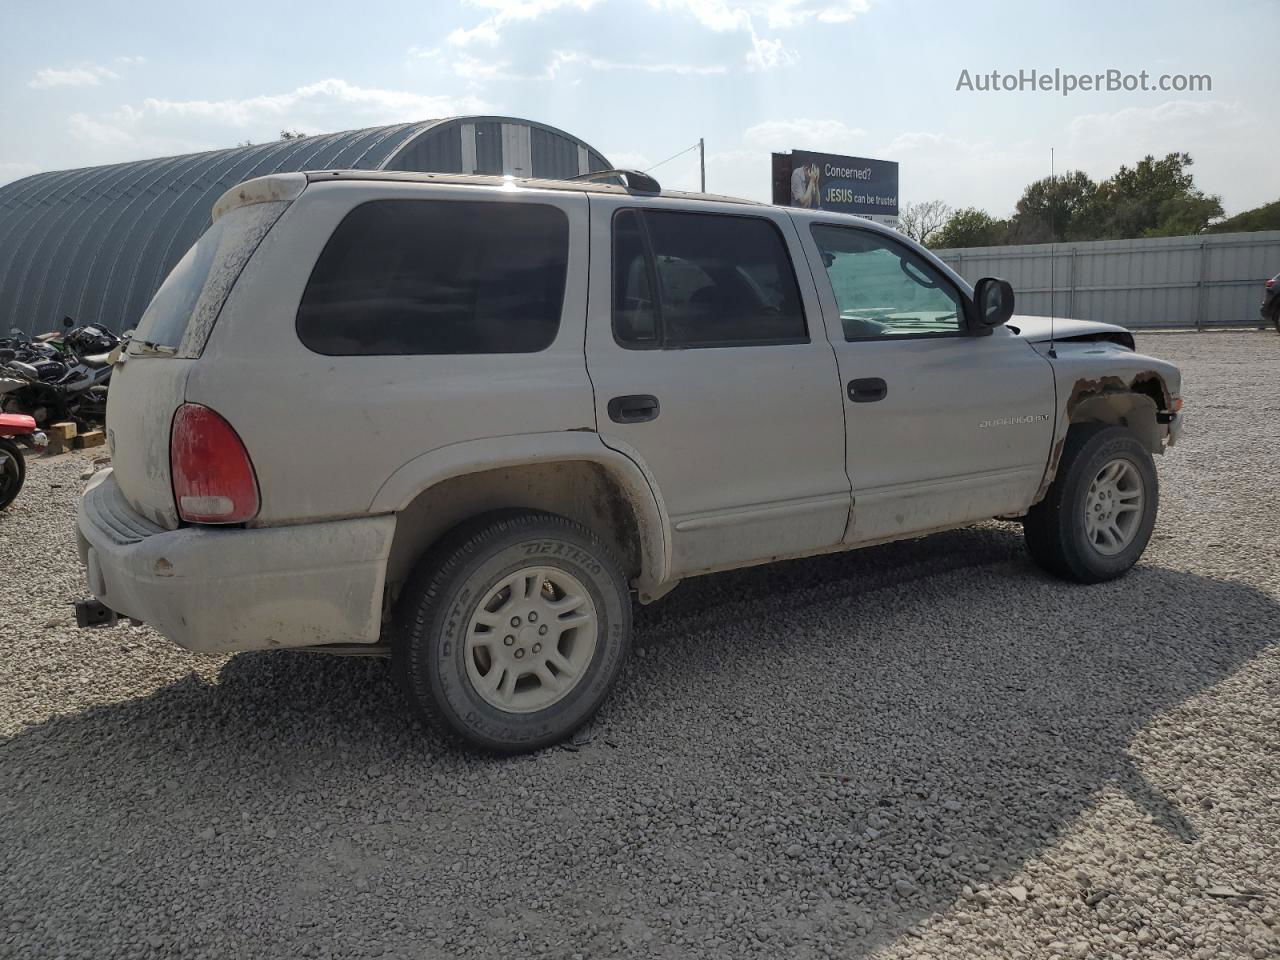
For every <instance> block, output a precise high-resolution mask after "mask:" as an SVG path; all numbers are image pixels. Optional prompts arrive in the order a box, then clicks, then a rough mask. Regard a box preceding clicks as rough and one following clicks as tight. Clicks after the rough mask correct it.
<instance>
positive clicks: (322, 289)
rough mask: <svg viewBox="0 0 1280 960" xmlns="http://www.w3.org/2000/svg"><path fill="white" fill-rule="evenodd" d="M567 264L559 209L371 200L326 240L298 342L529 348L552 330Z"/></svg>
mask: <svg viewBox="0 0 1280 960" xmlns="http://www.w3.org/2000/svg"><path fill="white" fill-rule="evenodd" d="M568 262H569V220H568V218H567V217H566V216H565V215H564V213H563V211H561V210H559V209H557V208H555V207H551V206H546V205H544V204H532V203H495V202H484V201H470V200H372V201H370V202H368V203H364V204H361V205H360V206H358V207H356V208H355V209H354V210H352V211H351V212H350V213H348V214H347V216H346V217H345V218H344V219H343V221H342V222H341V223H340V224H338V227H337V229H336V230H335V231H334V232H333V236H332V237H330V238H329V242H328V243H327V244H325V248H324V250H323V251H322V252H321V254H320V259H319V260H317V261H316V265H315V269H314V270H313V271H312V272H311V279H310V280H309V281H308V283H307V288H306V290H305V292H304V293H303V295H302V302H301V304H300V305H299V307H298V318H297V329H298V337H299V338H300V339H301V340H302V342H303V343H304V344H306V346H307V347H309V348H310V349H312V350H314V351H316V352H317V353H323V354H328V355H330V356H352V355H356V356H375V355H393V354H470V353H534V352H536V351H538V350H544V349H546V348H547V347H549V346H550V345H551V342H552V341H553V340H554V339H555V336H556V332H557V330H558V329H559V327H560V311H561V307H562V306H563V304H564V287H565V274H566V272H567V270H568Z"/></svg>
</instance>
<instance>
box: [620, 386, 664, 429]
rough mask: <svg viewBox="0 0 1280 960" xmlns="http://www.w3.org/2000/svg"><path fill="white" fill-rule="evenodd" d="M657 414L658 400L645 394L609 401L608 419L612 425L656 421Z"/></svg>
mask: <svg viewBox="0 0 1280 960" xmlns="http://www.w3.org/2000/svg"><path fill="white" fill-rule="evenodd" d="M659 412H661V407H659V406H658V398H657V397H655V396H652V395H650V394H647V393H636V394H632V395H631V396H627V397H614V398H613V399H612V400H610V401H609V419H610V420H612V421H613V422H614V423H644V422H645V421H646V420H656V419H657V417H658V414H659Z"/></svg>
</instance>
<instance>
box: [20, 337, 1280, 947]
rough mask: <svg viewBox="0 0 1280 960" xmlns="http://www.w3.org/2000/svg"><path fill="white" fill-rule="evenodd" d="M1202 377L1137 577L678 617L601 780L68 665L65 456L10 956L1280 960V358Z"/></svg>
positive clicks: (36, 672)
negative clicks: (1152, 959) (1279, 485)
mask: <svg viewBox="0 0 1280 960" xmlns="http://www.w3.org/2000/svg"><path fill="white" fill-rule="evenodd" d="M1141 341H1142V343H1141V346H1142V347H1143V348H1144V349H1145V350H1147V351H1149V352H1152V353H1155V354H1156V355H1159V356H1165V357H1169V358H1170V359H1173V360H1175V361H1177V362H1179V363H1180V364H1181V365H1182V367H1183V370H1184V373H1185V376H1186V381H1185V393H1186V396H1187V402H1188V411H1189V426H1188V433H1187V435H1186V436H1185V438H1184V441H1183V443H1182V444H1181V445H1179V447H1178V448H1176V449H1175V450H1174V451H1173V452H1172V453H1171V454H1170V455H1169V456H1168V457H1166V458H1164V459H1163V460H1161V461H1159V466H1160V473H1161V480H1162V484H1163V490H1162V493H1163V501H1164V502H1163V510H1162V513H1161V518H1160V523H1159V525H1158V527H1157V530H1156V534H1155V538H1154V540H1153V541H1152V544H1151V547H1150V549H1149V550H1148V552H1147V555H1146V558H1145V560H1144V561H1143V563H1142V564H1141V565H1140V566H1139V567H1138V568H1137V569H1135V570H1134V571H1133V572H1132V573H1131V574H1130V575H1129V576H1128V577H1126V578H1125V579H1123V580H1122V581H1120V582H1117V583H1113V584H1107V585H1102V586H1097V587H1088V588H1082V587H1076V586H1071V585H1067V584H1064V583H1060V582H1056V581H1054V580H1050V579H1048V578H1047V577H1045V576H1043V575H1042V574H1041V573H1039V572H1038V571H1037V570H1036V569H1035V568H1033V567H1032V566H1031V564H1030V563H1029V561H1028V559H1027V557H1026V556H1025V554H1024V551H1023V548H1022V543H1021V537H1020V532H1019V531H1018V529H1017V528H1016V527H1013V526H1010V525H1002V524H995V523H993V524H988V525H985V526H982V527H978V528H974V529H970V530H965V531H959V532H954V533H950V534H943V535H939V536H935V537H933V538H929V539H926V540H920V541H915V542H911V543H901V544H894V545H890V546H886V547H878V548H874V549H870V550H865V551H861V552H857V553H852V554H846V555H843V556H834V557H826V558H822V559H818V560H812V561H802V562H793V563H788V564H783V565H779V566H775V567H770V568H759V569H754V570H748V571H743V572H737V573H731V574H724V575H719V576H715V577H710V578H704V579H702V580H700V581H692V582H689V583H686V584H684V585H683V586H681V588H680V589H679V590H678V591H676V592H675V593H674V594H672V595H671V597H669V598H668V599H667V600H666V601H664V602H663V603H661V604H659V605H657V606H655V607H651V608H646V609H643V610H642V611H641V612H640V613H639V616H638V623H637V646H638V650H637V656H636V657H635V658H634V659H633V661H632V663H631V664H630V666H629V667H628V668H627V670H626V672H625V674H624V675H623V677H622V679H621V683H620V688H619V689H618V691H617V693H616V695H615V696H614V697H613V698H612V699H611V700H610V702H609V703H608V704H607V705H606V707H605V709H604V710H603V712H602V713H601V715H600V716H599V718H598V720H597V722H596V723H595V725H594V727H593V728H592V730H591V731H589V736H590V737H591V739H589V741H588V742H585V743H582V744H581V745H580V746H579V747H578V748H577V749H574V750H569V749H563V748H561V749H552V750H548V751H545V752H543V753H541V754H538V755H535V756H532V757H527V758H522V759H515V760H494V759H490V758H485V757H481V756H476V755H472V754H469V753H467V752H465V751H463V750H461V749H460V748H459V747H458V746H457V745H456V744H455V743H454V742H452V741H451V740H449V739H447V738H445V737H443V736H442V735H441V733H440V731H439V730H438V729H436V728H435V727H434V726H431V725H426V724H422V723H420V722H418V721H416V720H414V719H411V718H410V717H408V715H407V714H406V711H405V709H404V707H403V704H402V702H401V699H400V697H399V695H398V694H397V693H396V691H395V690H394V688H393V686H392V684H391V682H390V681H389V678H388V673H387V670H386V665H385V663H383V662H381V661H371V660H340V659H336V658H326V657H322V656H318V655H309V654H289V653H264V654H244V655H240V656H237V657H233V658H229V659H208V658H200V657H195V656H191V655H188V654H185V653H183V652H181V651H180V650H178V649H177V648H175V647H172V646H170V645H168V644H167V643H166V642H164V641H163V640H162V639H161V638H160V637H158V636H157V635H155V634H154V633H153V632H151V631H150V630H149V629H147V628H135V627H131V626H128V625H120V626H116V627H113V628H110V629H103V630H98V631H78V630H76V629H75V627H74V621H73V620H72V619H71V618H70V612H69V608H68V607H67V603H68V601H70V600H72V599H73V598H75V597H78V596H80V595H81V594H82V588H81V583H80V573H79V569H78V565H77V562H76V557H75V549H74V541H73V533H72V517H73V513H74V501H75V498H76V496H77V494H78V492H79V489H80V473H81V471H82V470H83V469H84V466H85V458H84V457H83V456H81V455H67V456H63V457H59V458H54V459H50V460H45V461H41V462H36V463H34V464H33V465H32V469H31V476H30V480H29V486H28V489H27V490H26V491H24V493H23V495H22V496H21V497H20V499H19V500H18V502H17V503H16V504H15V505H14V506H13V507H12V508H11V509H10V511H9V512H8V513H7V514H6V515H5V516H3V518H0V656H2V657H3V662H4V664H5V666H4V670H3V676H0V956H4V957H42V958H43V957H63V956H65V957H86V958H94V960H105V958H108V957H149V956H164V957H209V958H226V957H283V956H304V957H315V956H321V957H324V956H344V957H345V956H387V957H452V956H480V957H502V958H507V957H517V956H521V957H522V956H550V957H564V958H569V957H579V956H581V957H610V956H628V957H630V956H636V957H639V956H643V957H652V956H664V957H688V956H716V957H732V958H741V957H747V956H764V957H788V958H792V957H795V958H807V957H818V956H838V957H857V956H867V955H870V956H876V957H883V958H896V957H908V956H910V957H929V956H935V957H942V956H947V957H987V956H989V957H1019V958H1021V957H1039V956H1057V955H1061V956H1065V957H1107V958H1110V957H1130V956H1133V957H1138V956H1142V957H1147V956H1161V957H1195V958H1204V957H1233V958H1234V957H1254V958H1264V957H1274V956H1280V939H1278V936H1280V915H1278V911H1280V751H1278V749H1277V743H1276V738H1277V732H1278V731H1280V725H1278V721H1280V707H1278V706H1277V704H1278V702H1280V698H1278V695H1280V645H1278V644H1277V643H1276V641H1277V640H1278V639H1280V617H1278V616H1277V613H1278V612H1280V558H1278V556H1277V549H1276V543H1277V541H1280V519H1278V516H1280V512H1278V511H1277V510H1276V508H1275V504H1276V494H1275V489H1276V482H1277V474H1278V473H1280V454H1278V453H1277V451H1278V450H1280V426H1278V424H1280V416H1277V414H1280V399H1278V396H1280V338H1278V337H1276V336H1275V335H1274V334H1270V335H1268V334H1258V333H1232V334H1226V333H1215V334H1205V335H1185V334H1184V335H1169V336H1155V335H1152V336H1144V337H1141Z"/></svg>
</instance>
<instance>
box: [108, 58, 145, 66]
mask: <svg viewBox="0 0 1280 960" xmlns="http://www.w3.org/2000/svg"><path fill="white" fill-rule="evenodd" d="M115 62H116V63H118V64H120V65H121V66H122V67H137V66H141V65H142V64H144V63H146V62H147V58H146V57H116V59H115Z"/></svg>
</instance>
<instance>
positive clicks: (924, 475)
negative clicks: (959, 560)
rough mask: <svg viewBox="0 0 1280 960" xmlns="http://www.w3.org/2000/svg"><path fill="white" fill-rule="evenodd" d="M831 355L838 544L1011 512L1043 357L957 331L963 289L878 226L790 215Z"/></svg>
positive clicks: (1025, 496) (1044, 394)
mask: <svg viewBox="0 0 1280 960" xmlns="http://www.w3.org/2000/svg"><path fill="white" fill-rule="evenodd" d="M796 221H797V225H798V226H799V227H800V233H801V235H802V237H803V240H804V244H805V247H806V250H807V252H808V255H809V262H810V265H811V267H812V269H813V273H814V276H815V277H816V278H818V290H819V297H820V299H821V301H822V307H823V313H824V316H825V317H826V321H827V332H828V335H829V336H830V338H831V343H832V345H833V347H834V349H835V353H836V357H837V359H838V362H839V366H840V380H841V384H842V387H843V391H842V392H843V398H844V404H845V414H846V422H847V424H848V436H847V449H848V472H849V478H850V480H851V482H852V485H853V497H854V507H853V517H852V520H851V522H850V524H849V529H848V531H847V533H846V535H845V539H846V541H847V542H850V543H864V542H868V541H875V540H884V539H892V538H895V537H900V536H905V535H909V534H912V533H919V532H924V531H927V530H933V529H938V528H942V527H947V526H954V525H958V524H962V523H968V522H971V521H975V520H982V519H986V518H989V517H994V516H1000V515H1002V514H1017V513H1021V512H1023V511H1025V510H1026V508H1027V507H1028V506H1030V504H1031V501H1032V499H1033V498H1034V496H1035V492H1036V490H1037V488H1038V487H1039V484H1040V480H1041V478H1042V476H1043V474H1044V470H1045V464H1046V462H1047V459H1048V456H1049V445H1050V442H1051V438H1052V435H1053V425H1054V424H1053V417H1054V409H1055V403H1054V397H1055V391H1054V382H1053V371H1052V368H1051V367H1050V365H1049V361H1048V360H1046V359H1045V358H1044V357H1042V356H1041V355H1040V354H1039V353H1037V352H1036V351H1035V350H1033V349H1032V348H1031V346H1030V345H1029V344H1028V343H1027V342H1026V341H1025V340H1023V339H1022V338H1021V337H1018V336H1015V335H1014V333H1013V332H1012V331H1011V330H1009V329H1008V328H1006V327H998V328H996V329H995V330H994V331H992V333H991V335H990V336H970V335H968V334H967V333H966V330H965V309H966V301H967V294H966V293H965V292H964V291H962V290H961V289H960V288H959V286H958V285H957V284H956V283H955V282H954V281H953V280H952V279H951V278H950V277H949V276H947V275H946V274H945V273H944V272H943V271H942V270H940V269H938V267H937V265H936V264H934V263H932V262H931V261H930V260H929V258H927V257H924V256H922V255H921V254H920V253H919V252H918V251H916V250H914V249H912V248H911V247H910V246H908V245H907V244H905V243H902V242H900V241H898V240H897V239H895V238H894V237H892V236H891V235H888V234H886V233H884V232H881V231H876V230H869V229H865V228H861V227H858V226H854V225H850V224H848V223H847V222H829V221H828V222H824V218H823V217H822V216H821V215H816V216H814V215H805V214H798V215H796Z"/></svg>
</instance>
